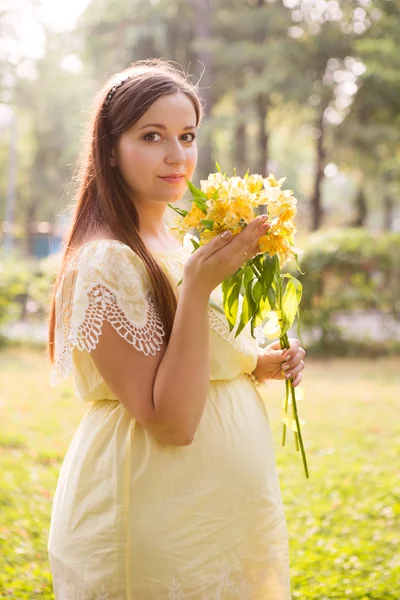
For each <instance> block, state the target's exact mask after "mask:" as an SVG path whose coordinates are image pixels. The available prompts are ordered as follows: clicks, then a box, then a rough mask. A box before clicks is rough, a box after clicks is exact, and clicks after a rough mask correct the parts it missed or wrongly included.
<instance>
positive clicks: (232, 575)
mask: <svg viewBox="0 0 400 600" xmlns="http://www.w3.org/2000/svg"><path fill="white" fill-rule="evenodd" d="M191 250H192V246H191V243H190V240H189V243H188V244H186V245H184V246H182V247H181V248H178V249H177V250H170V251H165V252H155V253H154V256H155V258H156V259H157V260H158V261H159V263H160V265H161V266H162V268H163V269H164V270H165V272H166V273H167V275H168V276H169V278H170V280H171V283H172V285H173V286H174V287H175V289H176V292H177V294H178V296H179V292H180V287H179V286H178V282H179V281H180V279H181V278H182V276H183V266H184V264H185V260H186V259H187V257H188V256H189V255H190V252H191ZM221 301H222V293H221V289H220V286H219V287H218V288H216V290H214V292H213V293H212V295H211V299H210V305H209V325H210V327H209V336H210V383H209V389H208V397H207V403H206V407H205V410H204V413H203V415H202V418H201V421H200V424H199V427H198V429H197V431H196V435H195V438H194V441H193V442H192V444H190V445H188V446H167V445H164V444H162V443H161V442H159V441H158V440H157V439H155V438H154V437H152V436H151V435H150V434H149V433H148V432H147V430H145V429H144V428H143V427H142V426H141V425H140V424H139V423H138V422H137V421H135V419H134V418H133V416H132V415H131V414H130V413H129V412H128V411H127V409H125V408H124V406H123V405H122V404H121V403H120V402H119V401H118V399H117V398H116V397H115V396H114V395H113V393H112V392H111V390H110V389H109V387H108V386H107V384H106V382H105V381H104V380H103V379H102V378H101V376H100V374H99V373H98V371H97V369H96V367H95V364H94V362H93V360H92V358H91V355H90V352H91V350H93V348H95V347H96V344H97V343H98V340H99V338H100V336H101V329H102V323H103V322H104V321H105V320H107V321H108V322H109V323H111V325H112V326H113V328H114V329H115V331H116V332H117V333H118V334H119V335H121V336H122V337H123V338H124V339H125V340H126V343H128V344H131V345H132V346H134V347H135V348H136V349H137V350H138V351H139V352H143V353H144V354H145V355H149V354H152V355H154V354H155V353H157V352H158V351H159V350H160V348H161V345H162V343H163V338H164V328H163V324H162V322H161V320H160V318H159V316H158V315H157V311H156V308H155V305H154V303H153V300H152V294H151V285H150V280H149V277H148V274H147V271H146V269H145V267H144V265H143V263H142V261H141V260H140V258H139V257H138V256H137V255H136V254H135V253H134V252H132V250H131V249H130V248H129V247H128V246H126V245H125V244H123V243H122V242H119V241H117V240H96V241H93V242H88V243H87V244H85V245H84V246H83V247H82V249H81V250H80V252H79V254H78V255H77V257H76V258H74V259H73V260H71V263H70V265H69V267H68V269H67V271H66V273H65V276H64V279H63V283H62V285H61V286H60V287H59V290H58V294H57V298H56V340H55V358H56V360H55V363H54V367H53V371H52V374H51V384H52V385H56V384H57V383H58V382H59V381H61V380H62V379H63V378H64V377H68V375H70V374H72V375H73V378H74V385H75V392H76V395H77V396H78V398H80V399H81V400H82V401H83V402H87V403H88V410H87V412H86V413H85V415H84V417H83V419H82V420H81V422H80V424H79V426H78V429H77V431H76V433H75V435H74V437H73V439H72V442H71V444H70V446H69V448H68V451H67V453H66V456H65V459H64V461H63V464H62V467H61V470H60V474H59V479H58V484H57V489H56V493H55V497H54V501H53V508H52V516H51V526H50V532H49V539H48V552H49V560H50V567H51V572H52V577H53V587H54V593H55V598H56V600H290V599H291V593H290V577H289V549H288V536H287V526H286V519H285V515H284V510H283V505H282V498H281V491H280V485H279V480H278V476H277V471H276V464H275V456H274V448H273V441H272V435H271V430H270V424H269V418H268V413H267V408H266V405H265V402H264V401H263V399H262V397H261V396H260V394H259V392H258V390H257V388H256V387H255V386H254V385H253V384H252V382H251V380H250V379H249V376H248V375H249V374H250V373H251V372H252V371H253V370H254V368H255V366H256V363H257V356H258V352H259V341H260V338H259V337H258V339H257V340H255V339H253V338H252V337H251V334H250V328H249V327H246V328H245V329H244V330H243V331H242V332H241V333H240V335H239V336H238V337H237V338H234V336H233V334H232V333H230V332H229V329H228V325H227V322H226V319H225V316H224V315H223V313H222V311H221ZM193 383H194V385H195V382H193ZM132 393H135V390H134V389H133V390H132ZM187 400H188V402H190V397H188V399H187Z"/></svg>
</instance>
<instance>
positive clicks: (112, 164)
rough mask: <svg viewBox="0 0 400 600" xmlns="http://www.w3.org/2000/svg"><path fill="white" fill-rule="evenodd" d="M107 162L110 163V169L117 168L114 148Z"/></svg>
mask: <svg viewBox="0 0 400 600" xmlns="http://www.w3.org/2000/svg"><path fill="white" fill-rule="evenodd" d="M108 160H109V161H110V166H111V167H116V166H117V159H116V156H115V150H114V148H113V149H112V150H111V154H110V156H109V159H108Z"/></svg>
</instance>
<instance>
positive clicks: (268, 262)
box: [262, 254, 279, 294]
mask: <svg viewBox="0 0 400 600" xmlns="http://www.w3.org/2000/svg"><path fill="white" fill-rule="evenodd" d="M278 268H279V263H278V257H277V255H275V256H269V255H268V254H264V262H263V268H262V285H263V290H264V294H267V293H268V290H269V288H270V287H271V284H272V282H273V280H274V277H275V276H276V273H277V269H278Z"/></svg>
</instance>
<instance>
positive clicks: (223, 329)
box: [208, 306, 266, 354]
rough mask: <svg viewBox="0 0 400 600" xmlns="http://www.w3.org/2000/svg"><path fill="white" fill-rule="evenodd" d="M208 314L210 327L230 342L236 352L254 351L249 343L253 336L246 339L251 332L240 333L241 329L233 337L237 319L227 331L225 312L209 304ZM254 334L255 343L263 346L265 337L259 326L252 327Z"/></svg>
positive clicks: (246, 352) (250, 352)
mask: <svg viewBox="0 0 400 600" xmlns="http://www.w3.org/2000/svg"><path fill="white" fill-rule="evenodd" d="M208 315H209V322H210V327H212V329H214V330H215V331H216V332H217V333H218V334H219V335H220V336H222V337H223V338H224V340H226V341H227V342H229V343H230V344H232V346H233V347H234V348H235V349H236V350H238V352H241V353H244V354H253V353H254V346H253V345H252V343H251V341H252V340H253V338H251V339H250V340H249V339H248V336H251V333H249V334H248V336H246V335H242V333H243V332H244V330H243V331H242V332H241V333H240V334H239V335H238V337H236V338H235V333H236V331H237V328H238V326H239V321H237V322H236V324H235V326H234V328H233V329H232V331H229V326H228V322H227V318H226V316H225V313H222V312H220V311H219V310H217V309H215V308H214V307H213V306H210V307H209V310H208ZM254 336H255V340H256V343H257V344H258V345H259V346H263V345H264V344H265V342H266V337H265V334H264V332H263V330H262V327H261V326H258V327H255V328H254Z"/></svg>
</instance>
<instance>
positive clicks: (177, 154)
mask: <svg viewBox="0 0 400 600" xmlns="http://www.w3.org/2000/svg"><path fill="white" fill-rule="evenodd" d="M165 162H166V163H167V164H169V165H174V164H175V165H183V164H184V163H185V162H186V154H185V150H184V149H183V148H182V144H181V143H180V141H179V140H173V141H171V142H170V144H169V145H168V152H167V155H166V157H165Z"/></svg>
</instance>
